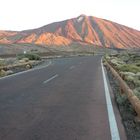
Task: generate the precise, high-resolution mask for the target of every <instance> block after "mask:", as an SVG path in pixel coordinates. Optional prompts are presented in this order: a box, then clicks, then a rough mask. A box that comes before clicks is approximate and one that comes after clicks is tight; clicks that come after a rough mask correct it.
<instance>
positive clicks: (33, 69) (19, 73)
mask: <svg viewBox="0 0 140 140" xmlns="http://www.w3.org/2000/svg"><path fill="white" fill-rule="evenodd" d="M51 64H52V62H51V61H49V63H48V64H47V65H45V66H42V67H36V68H32V69H29V70H25V71H21V72H17V73H14V74H11V75H7V76H4V77H1V78H0V80H2V79H7V78H11V77H14V76H17V75H21V74H24V73H27V72H31V71H35V70H40V69H43V68H46V67H48V66H50V65H51Z"/></svg>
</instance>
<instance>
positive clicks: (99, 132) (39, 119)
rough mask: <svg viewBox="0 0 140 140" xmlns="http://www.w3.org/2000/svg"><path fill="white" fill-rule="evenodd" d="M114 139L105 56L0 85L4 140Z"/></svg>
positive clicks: (59, 63) (52, 66) (60, 63)
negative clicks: (107, 89) (108, 101)
mask: <svg viewBox="0 0 140 140" xmlns="http://www.w3.org/2000/svg"><path fill="white" fill-rule="evenodd" d="M119 131H120V130H119ZM120 134H121V132H120ZM120 137H123V136H120ZM111 139H112V138H111V131H110V125H109V117H108V113H107V105H106V99H105V89H104V83H103V74H102V69H101V56H94V57H93V56H92V57H91V56H90V57H74V58H65V59H64V58H61V59H54V60H50V63H49V64H48V65H47V66H44V67H42V68H37V69H36V70H31V71H29V72H25V73H22V74H17V75H14V76H10V77H7V78H2V79H0V140H111ZM114 140H119V139H114ZM123 140H124V138H123Z"/></svg>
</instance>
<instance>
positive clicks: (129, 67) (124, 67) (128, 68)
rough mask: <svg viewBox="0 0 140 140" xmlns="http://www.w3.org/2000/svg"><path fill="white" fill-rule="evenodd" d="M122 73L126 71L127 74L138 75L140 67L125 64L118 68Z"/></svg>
mask: <svg viewBox="0 0 140 140" xmlns="http://www.w3.org/2000/svg"><path fill="white" fill-rule="evenodd" d="M118 69H119V70H120V71H125V72H132V73H137V72H140V67H138V66H136V65H133V64H124V65H120V66H119V67H118Z"/></svg>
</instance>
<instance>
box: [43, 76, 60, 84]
mask: <svg viewBox="0 0 140 140" xmlns="http://www.w3.org/2000/svg"><path fill="white" fill-rule="evenodd" d="M58 76H59V75H58V74H56V75H54V76H52V77H51V78H49V79H47V80H45V81H44V82H43V84H46V83H48V82H50V81H51V80H53V79H55V78H56V77H58Z"/></svg>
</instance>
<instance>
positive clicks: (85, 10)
mask: <svg viewBox="0 0 140 140" xmlns="http://www.w3.org/2000/svg"><path fill="white" fill-rule="evenodd" d="M0 5H1V7H0V30H25V29H31V28H37V27H40V26H43V25H46V24H49V23H51V22H56V21H61V20H65V19H68V18H73V17H77V16H79V15H80V14H86V15H91V16H96V17H100V18H104V19H108V20H112V21H115V22H118V23H120V24H123V25H126V26H129V27H132V28H135V29H138V30H140V0H0Z"/></svg>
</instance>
